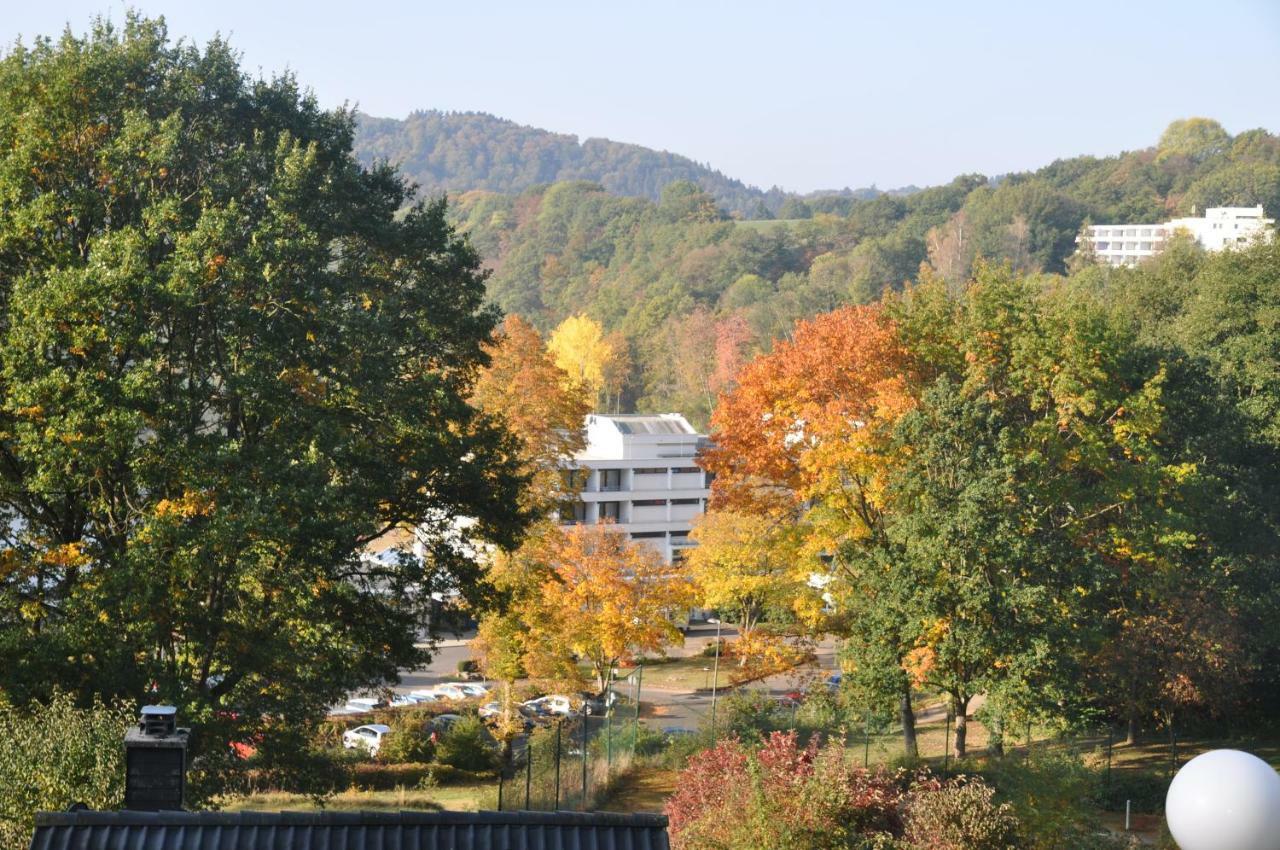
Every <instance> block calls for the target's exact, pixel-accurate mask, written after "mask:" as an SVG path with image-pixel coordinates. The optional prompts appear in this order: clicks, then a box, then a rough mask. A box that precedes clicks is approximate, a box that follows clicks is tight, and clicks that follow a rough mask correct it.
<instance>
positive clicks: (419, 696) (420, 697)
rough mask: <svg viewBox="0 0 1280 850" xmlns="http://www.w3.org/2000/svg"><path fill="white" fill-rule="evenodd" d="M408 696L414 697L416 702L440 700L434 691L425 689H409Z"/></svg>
mask: <svg viewBox="0 0 1280 850" xmlns="http://www.w3.org/2000/svg"><path fill="white" fill-rule="evenodd" d="M409 696H411V697H412V698H413V699H416V700H417V701H418V702H439V701H440V695H439V694H438V693H436V692H435V691H427V690H416V691H409Z"/></svg>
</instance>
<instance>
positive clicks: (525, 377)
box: [471, 316, 591, 515]
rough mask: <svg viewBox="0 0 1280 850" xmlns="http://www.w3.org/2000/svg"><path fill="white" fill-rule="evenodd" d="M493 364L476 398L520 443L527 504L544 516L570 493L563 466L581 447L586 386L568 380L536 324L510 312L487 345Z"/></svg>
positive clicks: (482, 372) (587, 406)
mask: <svg viewBox="0 0 1280 850" xmlns="http://www.w3.org/2000/svg"><path fill="white" fill-rule="evenodd" d="M485 353H486V354H487V355H488V356H489V363H488V365H487V366H485V367H484V368H483V369H481V370H480V374H479V376H478V377H477V379H476V383H475V388H474V390H473V392H472V396H471V401H472V403H473V404H475V405H476V406H477V407H479V408H480V409H481V410H483V411H485V412H487V413H489V414H491V415H493V416H495V417H498V418H499V419H501V421H502V422H503V424H504V425H505V426H506V428H507V430H509V431H510V432H511V433H512V434H513V435H515V437H516V439H517V440H518V441H519V443H520V465H521V468H522V471H523V472H524V474H525V476H526V477H527V478H528V481H529V483H528V486H527V487H526V488H525V491H524V493H523V497H522V500H521V502H522V506H524V507H526V509H528V510H529V511H530V512H533V513H536V514H538V515H545V514H546V513H547V512H549V511H550V510H552V509H554V508H556V507H558V506H559V504H560V503H561V502H562V501H563V500H564V499H565V498H566V497H567V496H570V495H572V493H571V492H567V489H569V488H566V486H565V480H564V475H563V473H562V469H561V466H562V464H563V463H564V461H565V459H567V458H571V457H573V455H574V454H575V453H576V452H579V451H581V450H582V448H583V447H584V446H585V444H586V438H585V435H584V433H583V430H582V422H583V418H584V417H585V416H586V415H587V413H588V411H590V409H591V405H590V395H589V393H588V392H587V390H586V389H585V388H583V387H581V386H578V385H577V384H575V383H574V382H572V381H571V380H570V379H569V375H568V374H567V373H566V372H565V371H564V370H563V369H562V368H561V367H560V366H558V365H557V364H556V361H555V358H554V357H553V356H552V354H551V352H549V351H548V350H547V347H546V346H545V345H544V344H543V342H542V337H541V336H539V335H538V332H537V330H535V329H534V327H533V326H532V325H530V324H529V323H528V322H526V321H524V320H523V319H521V318H520V317H519V316H508V317H507V318H506V319H505V320H504V321H503V323H502V325H501V326H500V327H499V328H498V330H497V332H496V333H495V335H494V341H493V342H492V343H490V344H489V345H487V346H485Z"/></svg>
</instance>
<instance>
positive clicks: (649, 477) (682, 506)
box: [561, 413, 711, 563]
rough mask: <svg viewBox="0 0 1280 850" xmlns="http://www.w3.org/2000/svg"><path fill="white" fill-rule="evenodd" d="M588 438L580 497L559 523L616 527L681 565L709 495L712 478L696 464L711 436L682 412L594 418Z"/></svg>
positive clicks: (579, 468) (577, 465) (579, 466)
mask: <svg viewBox="0 0 1280 850" xmlns="http://www.w3.org/2000/svg"><path fill="white" fill-rule="evenodd" d="M586 432H587V445H586V448H585V449H584V450H583V451H582V452H580V453H579V454H578V455H577V456H576V457H575V458H574V470H575V474H577V475H579V476H581V477H580V478H579V480H578V481H577V482H576V483H577V484H578V485H579V486H580V487H581V493H580V495H579V496H578V499H577V500H576V501H575V502H574V503H573V504H572V505H570V506H566V508H565V510H564V512H563V513H562V515H561V522H563V523H565V524H569V525H572V524H578V523H595V522H599V521H601V520H607V521H612V522H614V523H616V524H617V526H618V530H619V531H621V532H624V533H626V534H627V535H629V536H630V537H631V539H633V540H636V541H641V542H643V543H646V544H648V545H650V546H653V547H654V548H655V549H657V550H658V551H659V552H660V553H661V554H662V557H663V558H664V559H665V560H666V561H667V563H673V562H675V561H679V560H680V559H681V558H682V557H683V554H684V551H685V550H686V549H688V548H689V547H691V546H692V545H693V542H692V541H691V540H690V539H689V531H690V529H691V528H692V522H693V520H694V519H695V518H696V517H698V516H699V515H701V514H702V512H703V511H704V510H705V509H706V506H707V498H708V497H709V496H710V494H711V491H710V489H709V488H710V486H711V479H710V475H709V474H708V473H706V472H704V471H703V469H702V468H701V467H700V466H698V462H697V456H698V452H699V451H700V450H701V449H702V448H703V447H704V446H706V445H707V436H706V435H705V434H699V433H698V432H697V431H696V430H695V429H694V427H693V426H692V425H690V424H689V422H688V421H687V420H686V419H685V418H684V417H683V416H681V415H680V414H678V413H658V414H603V413H595V414H592V415H590V416H588V417H587V419H586Z"/></svg>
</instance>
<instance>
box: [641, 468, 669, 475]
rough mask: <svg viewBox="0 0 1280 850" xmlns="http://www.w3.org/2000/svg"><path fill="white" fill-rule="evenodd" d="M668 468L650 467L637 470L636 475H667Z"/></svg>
mask: <svg viewBox="0 0 1280 850" xmlns="http://www.w3.org/2000/svg"><path fill="white" fill-rule="evenodd" d="M666 474H667V468H666V467H665V466H650V467H646V468H644V469H637V470H636V475H666Z"/></svg>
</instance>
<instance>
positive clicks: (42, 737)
mask: <svg viewBox="0 0 1280 850" xmlns="http://www.w3.org/2000/svg"><path fill="white" fill-rule="evenodd" d="M134 719H135V715H134V713H133V710H132V709H131V708H130V707H129V706H127V705H125V704H123V703H111V704H110V705H106V704H103V703H102V702H101V701H100V700H94V701H93V702H92V703H91V704H90V705H89V707H87V708H79V707H77V706H76V704H75V700H74V698H73V697H72V696H71V694H68V693H65V692H62V693H55V694H54V695H53V696H52V698H51V699H50V700H49V701H48V702H47V703H44V704H39V703H33V704H32V705H31V706H29V707H27V708H24V709H18V708H16V707H14V706H12V705H0V848H4V850H18V848H22V847H27V846H29V845H30V843H31V831H32V828H33V825H34V820H35V817H34V816H35V813H36V812H50V811H53V812H56V811H63V810H65V809H67V808H68V807H69V806H71V805H72V804H73V803H84V804H85V805H87V806H88V807H89V808H91V809H114V808H117V807H119V806H120V805H121V804H122V803H123V802H124V747H123V746H122V745H121V742H122V741H123V739H124V732H125V729H126V728H127V727H128V726H129V724H130V723H131V722H132V721H133V720H134Z"/></svg>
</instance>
